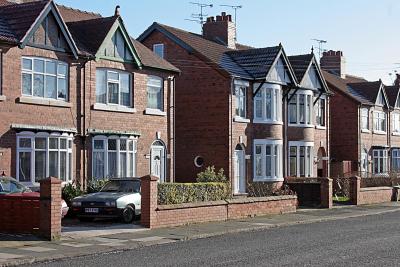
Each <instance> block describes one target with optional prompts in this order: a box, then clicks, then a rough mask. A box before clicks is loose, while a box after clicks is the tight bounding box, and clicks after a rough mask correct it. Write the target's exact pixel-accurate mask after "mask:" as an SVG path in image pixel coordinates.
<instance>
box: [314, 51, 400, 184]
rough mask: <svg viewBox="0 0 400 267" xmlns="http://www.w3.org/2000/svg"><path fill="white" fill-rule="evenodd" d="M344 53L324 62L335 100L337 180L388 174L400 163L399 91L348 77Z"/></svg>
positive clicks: (333, 151)
mask: <svg viewBox="0 0 400 267" xmlns="http://www.w3.org/2000/svg"><path fill="white" fill-rule="evenodd" d="M344 66H345V60H344V57H343V53H342V52H341V51H328V52H325V53H324V54H323V57H322V58H321V68H322V69H325V70H326V71H324V72H323V73H324V77H325V79H326V81H327V83H328V85H329V87H330V89H331V90H332V91H333V92H334V93H335V96H334V97H332V99H331V105H330V109H331V110H330V114H331V158H332V161H333V162H332V175H333V176H337V175H343V174H348V175H350V174H354V173H361V174H362V175H368V174H369V173H372V174H374V175H376V174H387V173H388V172H389V171H392V170H394V171H397V170H398V166H399V163H400V159H399V157H400V154H399V150H398V148H399V145H400V142H399V140H400V139H399V137H398V135H399V133H400V117H399V116H400V115H399V107H400V106H399V105H400V102H398V94H399V86H398V85H395V86H385V85H384V84H383V83H382V81H380V80H379V81H374V82H369V81H366V80H365V79H363V78H360V77H355V76H351V75H348V74H346V73H345V70H344Z"/></svg>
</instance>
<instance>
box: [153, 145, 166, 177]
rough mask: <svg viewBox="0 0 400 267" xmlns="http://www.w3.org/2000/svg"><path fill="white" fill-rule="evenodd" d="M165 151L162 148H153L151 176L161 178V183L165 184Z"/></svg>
mask: <svg viewBox="0 0 400 267" xmlns="http://www.w3.org/2000/svg"><path fill="white" fill-rule="evenodd" d="M164 154H165V150H164V147H162V146H153V147H152V148H151V175H153V176H156V177H158V178H160V180H159V181H160V182H161V183H162V182H165V155H164Z"/></svg>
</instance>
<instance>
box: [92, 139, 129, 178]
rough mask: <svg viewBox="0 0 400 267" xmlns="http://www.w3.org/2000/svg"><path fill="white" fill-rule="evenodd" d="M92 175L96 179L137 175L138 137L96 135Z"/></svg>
mask: <svg viewBox="0 0 400 267" xmlns="http://www.w3.org/2000/svg"><path fill="white" fill-rule="evenodd" d="M92 147H93V152H92V176H93V178H96V179H102V178H106V177H109V178H117V177H134V176H135V175H136V139H135V138H128V137H116V136H111V137H106V136H96V137H94V138H93V143H92Z"/></svg>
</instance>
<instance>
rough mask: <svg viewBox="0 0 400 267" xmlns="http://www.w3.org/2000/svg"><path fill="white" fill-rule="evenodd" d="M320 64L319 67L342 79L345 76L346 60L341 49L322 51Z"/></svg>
mask: <svg viewBox="0 0 400 267" xmlns="http://www.w3.org/2000/svg"><path fill="white" fill-rule="evenodd" d="M320 65H321V69H323V70H325V71H327V72H329V73H332V74H334V75H337V76H339V77H341V78H343V79H345V78H346V60H345V58H344V56H343V52H342V51H333V50H329V51H327V52H324V53H323V54H322V57H321V62H320Z"/></svg>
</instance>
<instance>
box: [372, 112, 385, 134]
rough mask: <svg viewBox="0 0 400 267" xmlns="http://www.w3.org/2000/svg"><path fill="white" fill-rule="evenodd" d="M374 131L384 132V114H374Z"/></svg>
mask: <svg viewBox="0 0 400 267" xmlns="http://www.w3.org/2000/svg"><path fill="white" fill-rule="evenodd" d="M374 130H375V131H376V132H386V114H385V112H381V111H376V112H374Z"/></svg>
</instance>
